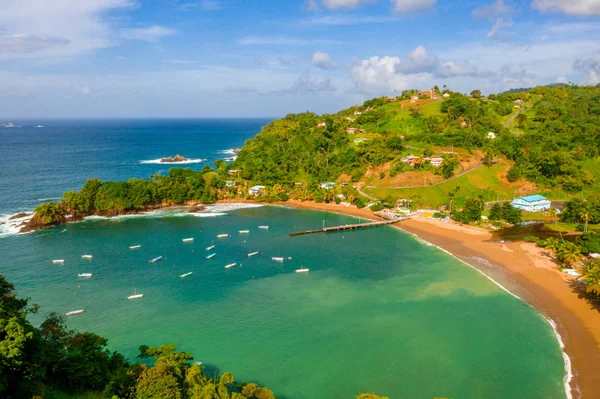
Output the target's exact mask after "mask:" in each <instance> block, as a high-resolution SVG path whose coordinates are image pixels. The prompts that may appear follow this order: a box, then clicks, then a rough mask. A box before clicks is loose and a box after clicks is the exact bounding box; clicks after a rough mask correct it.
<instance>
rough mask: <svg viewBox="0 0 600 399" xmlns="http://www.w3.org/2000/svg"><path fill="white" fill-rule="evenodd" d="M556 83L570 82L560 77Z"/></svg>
mask: <svg viewBox="0 0 600 399" xmlns="http://www.w3.org/2000/svg"><path fill="white" fill-rule="evenodd" d="M556 83H562V84H568V83H569V80H568V79H567V78H565V77H564V76H559V77H558V78H556Z"/></svg>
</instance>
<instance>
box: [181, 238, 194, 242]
mask: <svg viewBox="0 0 600 399" xmlns="http://www.w3.org/2000/svg"><path fill="white" fill-rule="evenodd" d="M181 241H183V242H192V241H194V239H193V238H184V239H183V240H181Z"/></svg>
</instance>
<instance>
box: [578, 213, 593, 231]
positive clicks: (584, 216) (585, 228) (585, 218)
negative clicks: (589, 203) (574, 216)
mask: <svg viewBox="0 0 600 399" xmlns="http://www.w3.org/2000/svg"><path fill="white" fill-rule="evenodd" d="M579 216H580V217H581V218H582V219H583V221H584V222H585V225H584V226H583V232H584V233H587V231H588V222H589V221H590V220H591V217H590V211H589V210H588V209H587V207H586V208H583V209H582V210H581V214H580V215H579Z"/></svg>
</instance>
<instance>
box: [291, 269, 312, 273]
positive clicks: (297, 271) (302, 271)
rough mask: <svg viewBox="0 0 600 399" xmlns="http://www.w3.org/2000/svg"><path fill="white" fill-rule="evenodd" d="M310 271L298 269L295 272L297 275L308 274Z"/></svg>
mask: <svg viewBox="0 0 600 399" xmlns="http://www.w3.org/2000/svg"><path fill="white" fill-rule="evenodd" d="M309 270H310V269H296V270H294V271H295V272H296V273H308V271H309Z"/></svg>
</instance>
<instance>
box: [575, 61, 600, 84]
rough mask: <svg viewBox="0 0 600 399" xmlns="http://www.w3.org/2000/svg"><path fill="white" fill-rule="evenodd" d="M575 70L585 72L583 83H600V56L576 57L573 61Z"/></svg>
mask: <svg viewBox="0 0 600 399" xmlns="http://www.w3.org/2000/svg"><path fill="white" fill-rule="evenodd" d="M573 70H574V71H576V72H580V73H582V74H584V76H585V77H584V78H583V80H582V81H581V83H582V84H584V85H597V84H598V83H600V56H598V55H597V56H594V57H590V58H585V59H576V60H575V61H574V62H573Z"/></svg>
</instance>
